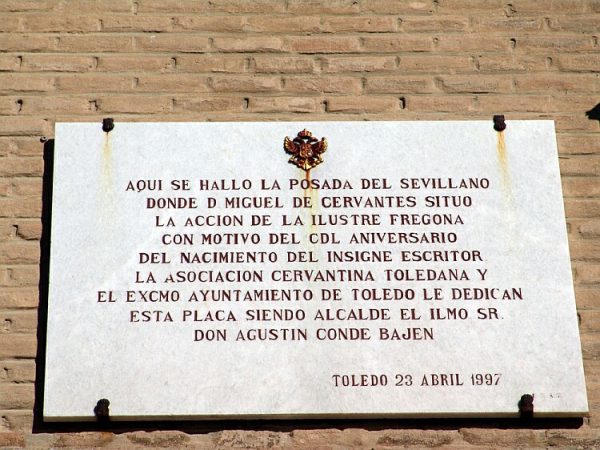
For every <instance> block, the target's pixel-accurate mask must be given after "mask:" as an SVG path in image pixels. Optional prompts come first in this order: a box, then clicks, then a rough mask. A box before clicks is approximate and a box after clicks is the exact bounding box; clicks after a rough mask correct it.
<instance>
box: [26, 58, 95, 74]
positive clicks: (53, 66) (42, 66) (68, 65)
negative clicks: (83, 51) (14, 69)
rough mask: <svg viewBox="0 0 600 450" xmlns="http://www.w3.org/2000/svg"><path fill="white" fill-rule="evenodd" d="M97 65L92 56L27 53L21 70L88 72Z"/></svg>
mask: <svg viewBox="0 0 600 450" xmlns="http://www.w3.org/2000/svg"><path fill="white" fill-rule="evenodd" d="M94 67H95V60H94V58H93V57H91V56H80V55H44V54H26V55H23V57H22V63H21V70H22V71H25V72H88V71H90V70H93V69H94Z"/></svg>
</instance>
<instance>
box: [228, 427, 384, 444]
mask: <svg viewBox="0 0 600 450" xmlns="http://www.w3.org/2000/svg"><path fill="white" fill-rule="evenodd" d="M234 433H235V432H234V431H225V432H222V433H220V438H219V439H218V440H217V443H218V444H220V445H222V446H225V445H226V444H227V443H228V442H231V441H232V435H234ZM261 434H262V436H261V435H257V436H256V437H255V439H257V440H256V441H254V440H253V441H254V442H255V448H267V446H268V447H279V446H282V444H285V443H286V442H285V441H284V442H278V441H277V440H273V439H270V440H269V439H268V438H269V437H270V436H269V435H268V434H266V432H262V433H261ZM253 437H254V436H253ZM261 437H262V440H261V441H262V442H261V441H258V439H260V438H261ZM290 437H291V443H290V444H291V445H289V444H288V446H289V447H291V448H301V449H316V448H319V447H320V444H321V443H326V445H325V446H323V447H322V448H330V449H359V448H360V449H364V448H373V447H374V444H375V442H373V439H372V438H371V437H370V436H368V435H365V434H364V432H361V430H360V429H356V428H346V429H343V430H337V429H333V428H321V429H312V430H304V429H297V430H294V433H293V434H292V435H291V436H290ZM280 439H281V438H280ZM265 440H266V442H265ZM233 442H235V440H233ZM260 444H262V445H260ZM369 444H371V445H369ZM283 446H285V445H283Z"/></svg>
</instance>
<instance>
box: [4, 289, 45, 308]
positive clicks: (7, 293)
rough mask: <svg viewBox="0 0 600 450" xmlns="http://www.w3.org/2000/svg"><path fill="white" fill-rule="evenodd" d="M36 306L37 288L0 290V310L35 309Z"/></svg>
mask: <svg viewBox="0 0 600 450" xmlns="http://www.w3.org/2000/svg"><path fill="white" fill-rule="evenodd" d="M37 306H38V291H37V288H2V289H0V308H36V307H37Z"/></svg>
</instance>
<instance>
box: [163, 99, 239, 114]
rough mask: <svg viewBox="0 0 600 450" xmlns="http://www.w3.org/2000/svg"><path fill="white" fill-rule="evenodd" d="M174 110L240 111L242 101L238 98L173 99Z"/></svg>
mask: <svg viewBox="0 0 600 450" xmlns="http://www.w3.org/2000/svg"><path fill="white" fill-rule="evenodd" d="M174 110H175V111H177V112H180V111H186V112H187V111H191V112H207V111H242V110H243V100H242V99H241V98H239V97H215V96H210V97H202V98H197V97H187V96H186V97H182V98H175V104H174Z"/></svg>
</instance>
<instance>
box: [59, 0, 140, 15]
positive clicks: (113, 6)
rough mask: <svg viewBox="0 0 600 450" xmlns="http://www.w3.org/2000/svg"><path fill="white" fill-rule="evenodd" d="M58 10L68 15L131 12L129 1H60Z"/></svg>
mask: <svg viewBox="0 0 600 450" xmlns="http://www.w3.org/2000/svg"><path fill="white" fill-rule="evenodd" d="M58 5H59V8H58V10H59V11H61V12H69V13H83V14H94V13H105V12H106V11H110V12H111V13H128V12H132V2H131V0H102V2H85V1H84V2H82V1H81V0H62V1H61V2H60V3H59V4H58Z"/></svg>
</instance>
